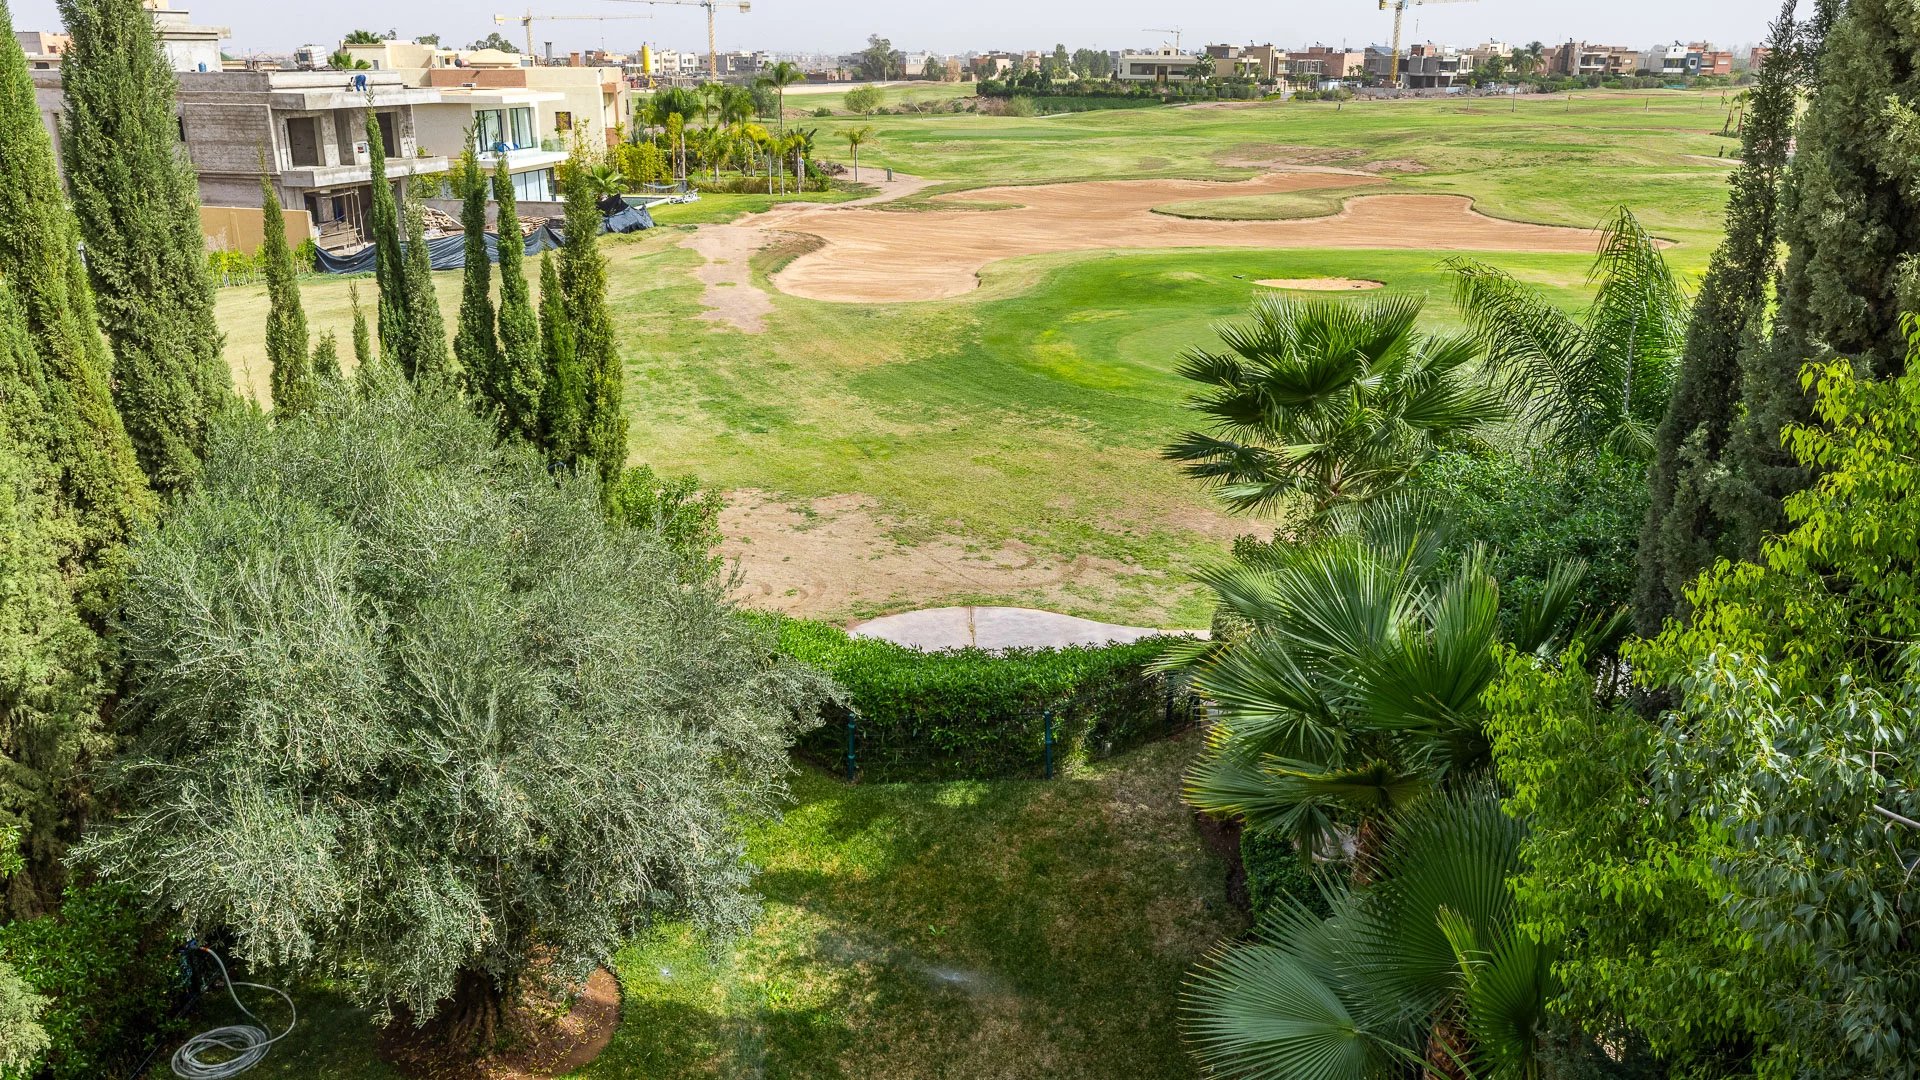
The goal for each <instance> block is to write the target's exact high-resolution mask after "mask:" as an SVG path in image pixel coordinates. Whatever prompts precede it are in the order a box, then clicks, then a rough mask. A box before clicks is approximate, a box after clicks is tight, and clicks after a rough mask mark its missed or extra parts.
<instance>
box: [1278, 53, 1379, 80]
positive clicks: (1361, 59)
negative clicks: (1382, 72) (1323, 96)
mask: <svg viewBox="0 0 1920 1080" xmlns="http://www.w3.org/2000/svg"><path fill="white" fill-rule="evenodd" d="M1366 67H1367V54H1366V53H1365V52H1364V51H1361V52H1353V51H1350V50H1347V49H1330V48H1328V47H1327V46H1325V45H1315V46H1312V47H1311V48H1307V49H1302V50H1300V51H1298V52H1289V53H1288V54H1287V78H1288V79H1289V80H1292V81H1295V82H1306V81H1309V80H1311V81H1313V82H1315V83H1318V84H1320V85H1323V86H1324V85H1328V84H1331V83H1335V82H1339V81H1341V80H1343V79H1348V78H1359V77H1361V76H1362V75H1364V74H1365V73H1366Z"/></svg>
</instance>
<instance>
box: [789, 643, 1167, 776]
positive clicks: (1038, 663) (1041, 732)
mask: <svg viewBox="0 0 1920 1080" xmlns="http://www.w3.org/2000/svg"><path fill="white" fill-rule="evenodd" d="M774 621H775V624H776V628H777V631H778V635H779V642H780V650H781V651H782V652H783V653H785V654H786V655H788V656H790V657H793V658H794V659H797V660H800V661H802V662H804V663H807V664H810V665H812V666H814V667H816V668H819V669H821V670H823V671H824V672H825V673H826V674H828V675H830V676H831V677H832V678H833V679H834V681H835V682H837V683H839V685H840V687H841V689H842V690H843V691H844V694H845V697H844V698H843V699H842V703H840V704H835V705H830V706H828V707H827V709H826V710H825V716H824V719H825V720H826V723H825V724H824V725H823V726H821V727H819V728H816V729H815V730H813V731H812V732H810V733H808V734H807V735H805V736H803V737H802V739H801V746H802V747H803V748H804V749H805V750H806V751H807V752H809V753H810V754H811V755H813V756H814V757H815V758H817V759H820V760H822V761H827V762H837V761H842V760H844V758H845V755H846V739H847V730H846V721H847V720H848V718H849V715H850V714H851V716H852V717H853V718H855V719H857V724H858V726H857V731H858V737H857V742H856V746H855V749H856V753H857V755H858V756H857V760H858V762H859V767H860V772H861V775H862V777H863V778H865V779H868V780H933V779H942V780H946V779H993V778H1006V777H1035V776H1040V775H1042V774H1043V772H1044V769H1045V749H1044V746H1045V730H1046V717H1047V715H1048V714H1049V713H1050V714H1051V715H1052V717H1053V730H1054V764H1055V767H1056V768H1057V767H1060V766H1062V765H1065V764H1067V763H1070V762H1085V761H1092V760H1098V759H1101V758H1105V757H1110V756H1112V755H1113V754H1117V753H1120V752H1122V751H1124V750H1128V749H1131V748H1132V747H1135V746H1138V745H1141V744H1142V743H1145V742H1148V741H1151V740H1152V739H1154V738H1156V737H1158V736H1160V735H1162V734H1164V733H1165V732H1166V731H1167V730H1168V728H1169V726H1170V724H1169V720H1170V719H1171V721H1172V722H1173V723H1174V724H1181V723H1184V722H1185V721H1186V720H1187V719H1189V718H1190V715H1191V702H1190V700H1189V698H1188V695H1187V693H1186V690H1185V688H1184V686H1183V685H1181V684H1179V683H1178V682H1177V680H1176V681H1174V682H1169V680H1168V677H1167V676H1164V675H1160V674H1154V673H1150V672H1148V671H1147V666H1148V665H1149V664H1150V663H1152V662H1153V661H1154V660H1155V659H1157V658H1158V657H1159V656H1160V654H1161V653H1162V651H1163V650H1164V649H1165V648H1166V645H1167V642H1166V641H1165V640H1164V639H1158V640H1147V641H1142V642H1138V643H1136V644H1131V645H1115V646H1110V647H1107V648H1073V649H1017V650H1009V651H1007V652H1004V653H995V652H988V651H986V650H983V649H950V650H943V651H940V652H920V651H918V650H915V649H909V648H906V647H904V646H900V645H895V644H893V643H891V642H886V641H877V640H873V639H868V638H855V637H852V636H850V635H848V634H847V633H846V632H845V631H843V630H840V629H839V628H837V627H833V626H828V625H825V624H823V623H816V622H806V621H802V620H797V619H775V620H774Z"/></svg>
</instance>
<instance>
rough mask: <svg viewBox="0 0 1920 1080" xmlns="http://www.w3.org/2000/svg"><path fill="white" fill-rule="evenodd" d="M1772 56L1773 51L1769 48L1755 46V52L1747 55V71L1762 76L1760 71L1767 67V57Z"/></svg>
mask: <svg viewBox="0 0 1920 1080" xmlns="http://www.w3.org/2000/svg"><path fill="white" fill-rule="evenodd" d="M1772 55H1773V50H1772V49H1770V48H1768V47H1767V46H1765V45H1755V46H1754V47H1753V51H1752V52H1750V53H1748V54H1747V70H1748V71H1751V72H1753V73H1754V74H1755V75H1758V74H1760V69H1761V68H1763V67H1765V66H1766V65H1767V57H1769V56H1772Z"/></svg>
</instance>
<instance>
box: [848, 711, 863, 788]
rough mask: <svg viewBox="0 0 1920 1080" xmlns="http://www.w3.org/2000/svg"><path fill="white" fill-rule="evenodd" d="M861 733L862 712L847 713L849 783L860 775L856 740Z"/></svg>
mask: <svg viewBox="0 0 1920 1080" xmlns="http://www.w3.org/2000/svg"><path fill="white" fill-rule="evenodd" d="M859 733H860V714H859V713H856V712H849V713H848V714H847V783H849V784H851V783H853V782H854V781H855V780H856V779H857V778H858V777H859V771H860V754H859V751H858V750H856V749H855V746H854V740H855V739H856V738H857V737H858V736H859Z"/></svg>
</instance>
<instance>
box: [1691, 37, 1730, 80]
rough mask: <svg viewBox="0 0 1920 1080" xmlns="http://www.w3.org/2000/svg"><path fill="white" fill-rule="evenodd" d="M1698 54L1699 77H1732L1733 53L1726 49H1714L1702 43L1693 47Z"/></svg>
mask: <svg viewBox="0 0 1920 1080" xmlns="http://www.w3.org/2000/svg"><path fill="white" fill-rule="evenodd" d="M1695 48H1696V49H1697V50H1698V51H1699V54H1700V71H1699V74H1701V75H1732V74H1733V53H1732V52H1731V51H1730V50H1727V49H1716V48H1714V47H1713V46H1711V45H1709V44H1707V43H1705V42H1702V43H1701V44H1699V45H1697V46H1695Z"/></svg>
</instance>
